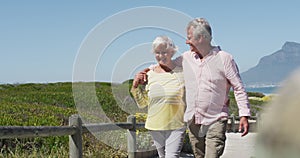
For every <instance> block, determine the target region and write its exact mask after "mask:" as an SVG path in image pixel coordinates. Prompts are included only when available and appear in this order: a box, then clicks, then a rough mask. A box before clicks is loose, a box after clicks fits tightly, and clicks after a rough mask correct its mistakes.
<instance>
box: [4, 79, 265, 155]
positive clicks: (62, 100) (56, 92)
mask: <svg viewBox="0 0 300 158" xmlns="http://www.w3.org/2000/svg"><path fill="white" fill-rule="evenodd" d="M74 84H80V86H83V87H84V86H86V85H92V86H93V87H94V88H95V94H96V97H97V100H96V102H98V103H99V105H101V109H102V110H103V111H104V113H105V115H106V116H107V117H108V118H109V120H110V121H112V122H126V118H127V116H128V115H129V114H135V113H146V109H138V108H137V107H136V105H135V103H134V101H133V100H132V98H131V96H130V93H129V89H130V87H131V84H132V81H131V80H129V81H126V82H124V83H123V84H116V85H114V84H111V83H100V82H97V83H70V82H65V83H47V84H37V83H28V84H3V85H0V108H1V110H0V126H66V125H68V118H69V117H70V116H71V115H72V114H76V113H78V107H77V108H76V104H77V102H78V100H80V99H84V98H85V99H86V98H87V99H88V100H92V99H90V98H89V97H90V95H89V94H87V93H85V92H84V91H79V92H78V93H77V92H76V94H80V96H81V98H79V99H77V100H75V99H74V89H72V87H73V86H74ZM248 95H249V97H252V98H259V99H250V103H251V105H252V106H251V112H252V115H255V114H256V112H258V111H260V109H261V107H262V106H263V104H264V103H265V102H266V101H268V98H266V96H264V95H263V94H261V93H252V92H251V93H248ZM264 97H265V99H262V98H264ZM76 101H77V102H76ZM88 103H94V101H93V102H88ZM83 105H85V104H83ZM86 106H87V107H88V108H86V109H89V108H90V109H93V107H92V105H91V107H89V105H86ZM84 108H85V107H84ZM230 113H233V114H235V115H238V110H237V106H236V102H235V99H234V95H233V93H232V92H231V93H230ZM87 114H88V115H89V116H91V115H92V114H90V113H87ZM139 115H141V114H139ZM95 117H99V116H96V115H95V116H93V117H90V118H89V119H95V120H97V119H96V118H95ZM138 119H139V118H138ZM83 138H84V144H83V147H84V156H85V157H99V156H102V157H111V156H114V157H126V154H127V153H126V151H122V150H116V149H114V148H112V147H110V146H108V145H106V144H105V143H102V142H100V141H99V140H97V139H96V138H95V136H93V135H92V134H84V136H83ZM115 143H117V142H115ZM0 151H1V152H0V157H68V154H69V153H68V151H69V149H68V136H62V137H47V138H30V139H29V138H27V139H5V140H0Z"/></svg>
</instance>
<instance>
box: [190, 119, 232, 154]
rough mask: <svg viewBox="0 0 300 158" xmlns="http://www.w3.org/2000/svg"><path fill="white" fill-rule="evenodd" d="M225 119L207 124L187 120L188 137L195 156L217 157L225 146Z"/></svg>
mask: <svg viewBox="0 0 300 158" xmlns="http://www.w3.org/2000/svg"><path fill="white" fill-rule="evenodd" d="M226 126H227V119H220V120H218V121H217V122H215V123H213V124H211V125H209V126H204V125H199V124H195V121H194V119H193V120H192V121H191V122H189V124H188V127H189V131H190V132H189V138H190V142H191V144H192V148H193V151H194V156H195V158H219V157H220V156H221V155H222V154H223V151H224V148H225V140H226V135H225V133H226Z"/></svg>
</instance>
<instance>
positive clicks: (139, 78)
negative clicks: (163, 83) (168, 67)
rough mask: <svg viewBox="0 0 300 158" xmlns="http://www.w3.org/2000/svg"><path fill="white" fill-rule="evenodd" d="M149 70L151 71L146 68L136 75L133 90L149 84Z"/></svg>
mask: <svg viewBox="0 0 300 158" xmlns="http://www.w3.org/2000/svg"><path fill="white" fill-rule="evenodd" d="M149 70H150V69H149V68H146V69H144V70H143V71H141V72H139V73H137V74H136V75H135V77H134V80H133V83H132V86H133V88H137V87H138V85H139V84H145V83H147V72H148V71H149Z"/></svg>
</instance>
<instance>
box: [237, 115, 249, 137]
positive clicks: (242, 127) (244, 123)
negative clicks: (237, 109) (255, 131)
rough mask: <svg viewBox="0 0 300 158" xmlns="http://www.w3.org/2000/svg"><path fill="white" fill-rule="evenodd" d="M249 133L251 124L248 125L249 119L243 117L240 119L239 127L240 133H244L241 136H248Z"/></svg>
mask: <svg viewBox="0 0 300 158" xmlns="http://www.w3.org/2000/svg"><path fill="white" fill-rule="evenodd" d="M248 131H249V123H248V117H247V116H242V117H241V118H240V125H239V132H243V133H242V134H241V136H242V137H243V136H245V135H247V134H248Z"/></svg>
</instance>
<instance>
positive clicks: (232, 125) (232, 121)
mask: <svg viewBox="0 0 300 158" xmlns="http://www.w3.org/2000/svg"><path fill="white" fill-rule="evenodd" d="M231 131H232V132H234V133H235V132H236V130H235V116H234V114H231Z"/></svg>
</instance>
